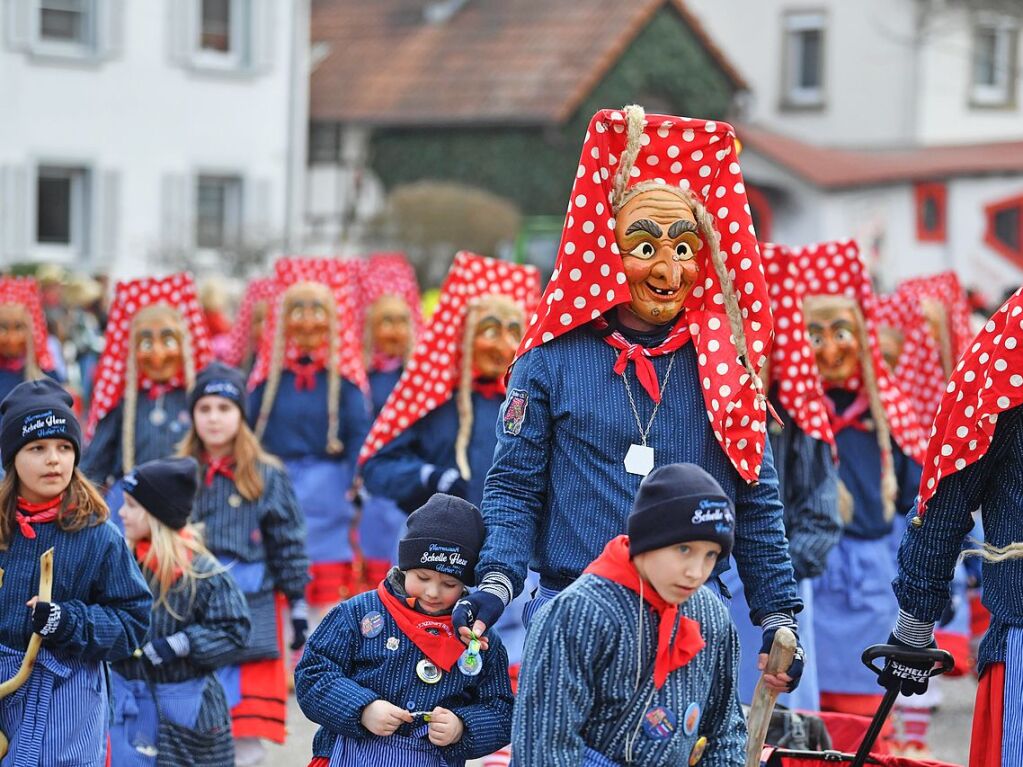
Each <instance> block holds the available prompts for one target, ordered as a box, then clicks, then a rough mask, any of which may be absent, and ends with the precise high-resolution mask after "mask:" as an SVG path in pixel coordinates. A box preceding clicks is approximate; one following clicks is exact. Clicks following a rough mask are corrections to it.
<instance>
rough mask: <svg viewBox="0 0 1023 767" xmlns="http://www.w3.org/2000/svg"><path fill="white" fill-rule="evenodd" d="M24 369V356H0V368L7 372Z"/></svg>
mask: <svg viewBox="0 0 1023 767" xmlns="http://www.w3.org/2000/svg"><path fill="white" fill-rule="evenodd" d="M24 369H25V358H24V357H0V370H3V371H6V372H8V373H20V372H21V371H23V370H24Z"/></svg>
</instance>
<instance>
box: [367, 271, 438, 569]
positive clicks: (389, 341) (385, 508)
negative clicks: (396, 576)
mask: <svg viewBox="0 0 1023 767" xmlns="http://www.w3.org/2000/svg"><path fill="white" fill-rule="evenodd" d="M360 265H361V267H362V268H361V271H360V278H361V279H360V290H359V294H360V295H359V298H360V301H361V304H362V310H363V316H362V354H363V362H364V363H365V366H366V372H367V375H368V377H369V390H370V396H371V397H372V401H373V417H374V418H376V417H377V416H378V415H379V414H380V411H381V410H382V409H383V407H384V403H385V402H386V401H387V398H388V397H389V396H390V395H391V391H393V390H394V387H395V385H396V384H397V383H398V379H399V378H401V374H402V371H403V370H404V367H405V363H406V362H407V361H408V358H409V357H410V355H411V354H412V350H413V349H414V348H415V339H416V338H417V336H418V335H419V331H420V325H422V313H421V311H420V308H419V285H418V284H417V282H416V273H415V272H414V271H413V269H412V267H411V265H410V264H409V263H408V261H407V260H405V257H404V256H403V255H401V254H400V253H377V254H374V255H373V256H370V258H369V259H367V260H366V261H363V262H361V264H360ZM361 502H362V513H361V515H360V519H359V545H360V548H361V553H362V562H361V571H362V572H361V576H362V579H363V582H364V583H365V584H366V586H367V587H368V588H373V585H374V584H376V583H377V582H378V581H380V579H381V578H383V577H384V576H385V575H386V574H387V571H388V570H389V569H390V567H391V562H392V561H393V560H394V556H395V554H396V551H397V545H398V538H400V537H401V529H402V527H403V526H404V524H405V517H406V516H407V515H406V514H405V512H403V511H402V510H401V508H400V507H399V506H398V505H397V504H396V503H395V502H394V501H393V500H391V499H390V498H388V497H386V495H370V494H369V493H363V496H362V499H361Z"/></svg>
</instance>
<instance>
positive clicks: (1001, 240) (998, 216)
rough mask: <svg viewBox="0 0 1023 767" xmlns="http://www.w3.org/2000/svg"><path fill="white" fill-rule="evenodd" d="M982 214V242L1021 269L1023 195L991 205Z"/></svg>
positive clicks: (1022, 260) (1022, 253)
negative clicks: (983, 225) (984, 223)
mask: <svg viewBox="0 0 1023 767" xmlns="http://www.w3.org/2000/svg"><path fill="white" fill-rule="evenodd" d="M984 213H985V218H986V224H987V225H986V227H985V230H984V242H985V243H987V245H988V246H989V247H991V248H992V249H993V250H995V251H996V252H997V253H999V254H1001V255H1002V256H1004V257H1005V258H1007V259H1009V261H1011V262H1012V263H1014V264H1015V265H1016V266H1018V267H1020V268H1023V195H1020V196H1018V197H1010V198H1009V199H1007V200H1000V201H998V202H995V203H992V204H990V205H988V206H987V207H986V208H985V209H984Z"/></svg>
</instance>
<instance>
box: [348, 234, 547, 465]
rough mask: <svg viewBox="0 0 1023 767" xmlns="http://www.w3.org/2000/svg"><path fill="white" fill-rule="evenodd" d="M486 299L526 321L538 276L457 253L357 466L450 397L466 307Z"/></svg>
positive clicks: (528, 269)
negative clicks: (497, 298)
mask: <svg viewBox="0 0 1023 767" xmlns="http://www.w3.org/2000/svg"><path fill="white" fill-rule="evenodd" d="M491 295H501V296H507V297H508V298H510V299H512V300H513V301H516V302H517V303H519V304H520V305H521V306H522V308H523V311H524V312H525V313H526V316H527V317H529V316H530V313H531V312H533V311H534V309H535V308H536V302H537V300H538V298H539V295H540V273H539V272H538V271H537V270H536V268H535V267H532V266H520V265H519V264H511V263H508V262H507V261H498V260H496V259H493V258H486V257H485V256H478V255H476V254H475V253H470V252H468V251H465V250H463V251H460V252H459V253H458V254H456V255H455V261H454V263H453V264H452V265H451V270H450V271H449V272H448V276H447V277H446V278H445V280H444V284H443V285H442V286H441V289H440V297H439V298H438V300H437V309H436V310H435V311H434V313H433V316H431V317H430V322H429V324H428V325H427V326H426V329H425V330H424V331H423V333H422V335H421V336H420V337H419V338H418V340H417V341H416V348H415V350H414V351H413V352H412V357H411V359H410V360H409V361H408V364H407V365H405V370H404V371H403V372H402V374H401V378H400V379H399V380H398V383H397V385H396V386H395V387H394V390H393V391H392V392H391V395H390V396H389V397H388V398H387V402H386V403H385V404H384V407H383V409H382V410H381V411H380V415H378V416H377V419H376V421H375V422H374V423H373V427H372V428H371V429H370V430H369V435H368V436H367V437H366V442H365V443H364V444H363V446H362V452H361V453H360V454H359V463H360V464H362V463H365V462H366V461H367V460H369V458H370V456H372V455H373V454H374V453H375V452H376V451H377V450H379V449H380V448H381V447H383V446H384V445H386V444H387V443H388V442H390V441H391V440H392V439H394V438H395V437H396V436H398V435H399V434H400V433H401V432H403V431H404V430H405V429H407V428H408V427H409V426H411V425H412V424H414V423H415V422H416V421H418V420H419V419H420V418H422V417H423V416H425V415H427V414H428V413H430V412H431V411H433V410H436V409H437V408H438V407H440V406H441V405H443V404H444V403H445V402H447V401H448V400H449V399H451V397H452V396H453V395H454V393H455V389H456V388H457V386H458V379H459V374H460V371H461V369H462V332H463V329H464V327H465V316H466V312H467V310H468V307H469V303H470V302H471V301H474V300H476V299H478V298H483V297H484V296H491Z"/></svg>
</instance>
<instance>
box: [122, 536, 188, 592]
mask: <svg viewBox="0 0 1023 767" xmlns="http://www.w3.org/2000/svg"><path fill="white" fill-rule="evenodd" d="M179 534H180V535H184V533H179ZM152 545H153V542H152V541H151V540H149V539H148V538H146V539H145V540H142V541H136V542H135V561H136V562H138V563H139V564H140V565H141V564H142V562H143V560H145V558H146V556H147V555H148V554H149V549H150V547H151V546H152ZM188 559H189V561H191V559H192V552H191V551H188ZM159 566H160V563H159V562H158V561H157V559H156V555H155V554H154V555H153V558H152V559H151V560H149V564H148V565H147V567H148V568H149V570H150V571H151V572H152V573H153V574H154V575H156V572H157V570H159ZM184 574H185V571H184V570H183V569H182V568H180V567H175V568H174V580H175V581H176V580H177V579H178V578H180V577H181V576H182V575H184Z"/></svg>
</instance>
